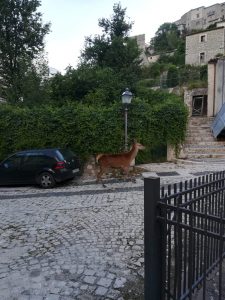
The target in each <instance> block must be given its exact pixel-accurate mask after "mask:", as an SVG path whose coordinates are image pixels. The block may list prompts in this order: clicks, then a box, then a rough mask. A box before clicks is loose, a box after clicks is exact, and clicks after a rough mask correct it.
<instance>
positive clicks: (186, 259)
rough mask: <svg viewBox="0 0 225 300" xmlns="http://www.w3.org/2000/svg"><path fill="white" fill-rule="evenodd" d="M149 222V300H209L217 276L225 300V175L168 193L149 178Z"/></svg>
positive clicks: (188, 183)
mask: <svg viewBox="0 0 225 300" xmlns="http://www.w3.org/2000/svg"><path fill="white" fill-rule="evenodd" d="M144 222H145V229H144V230H145V300H169V299H174V300H178V299H179V300H181V299H195V298H194V297H195V295H196V293H198V294H199V298H198V299H201V300H205V299H207V291H208V284H209V282H210V281H209V280H208V279H209V276H213V274H214V273H216V276H217V283H216V284H217V286H216V287H215V284H214V288H215V290H216V291H215V292H216V295H217V296H216V297H217V298H216V299H218V300H222V299H225V284H224V282H225V278H224V277H225V268H224V266H223V258H224V257H225V230H224V229H225V172H220V173H214V174H210V175H206V176H202V177H199V178H196V179H193V180H190V181H185V182H181V183H179V184H174V185H169V186H168V187H166V188H160V179H159V178H146V179H145V183H144ZM224 264H225V262H224ZM209 299H210V298H209ZM213 299H215V298H213Z"/></svg>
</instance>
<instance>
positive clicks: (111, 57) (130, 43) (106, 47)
mask: <svg viewBox="0 0 225 300" xmlns="http://www.w3.org/2000/svg"><path fill="white" fill-rule="evenodd" d="M113 13H114V14H113V15H112V17H111V19H105V18H102V19H99V22H98V25H99V26H100V27H101V28H102V32H103V33H102V35H96V36H95V37H94V38H92V37H87V38H86V40H85V48H84V50H83V51H82V52H81V57H80V61H81V64H88V65H91V66H99V67H110V68H112V69H113V70H115V71H117V72H120V71H122V72H123V73H124V74H125V73H126V72H125V69H126V70H127V68H130V70H129V71H131V70H132V71H133V72H136V71H137V70H138V68H139V64H140V59H139V56H140V50H139V49H138V45H137V42H136V40H135V39H131V38H128V33H129V31H130V30H131V28H132V25H133V23H132V22H128V21H126V15H125V14H126V9H122V7H121V5H120V4H114V6H113Z"/></svg>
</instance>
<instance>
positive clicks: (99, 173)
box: [97, 166, 106, 187]
mask: <svg viewBox="0 0 225 300" xmlns="http://www.w3.org/2000/svg"><path fill="white" fill-rule="evenodd" d="M105 171H106V168H103V167H102V166H100V171H99V172H98V174H97V182H99V181H100V180H101V182H102V175H103V173H104V172H105ZM102 185H103V186H104V187H106V185H105V184H103V183H102Z"/></svg>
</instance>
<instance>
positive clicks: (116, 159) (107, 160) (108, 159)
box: [96, 141, 145, 182]
mask: <svg viewBox="0 0 225 300" xmlns="http://www.w3.org/2000/svg"><path fill="white" fill-rule="evenodd" d="M144 149H145V146H143V145H142V144H140V143H138V142H136V141H134V143H133V145H132V147H131V149H130V151H128V152H122V153H117V154H103V153H101V154H98V155H96V162H97V163H98V164H99V166H100V171H99V173H98V174H97V182H99V181H100V180H101V178H102V175H103V174H104V173H105V172H106V171H107V170H108V169H111V168H113V169H114V168H116V169H121V170H122V171H123V172H124V173H125V175H126V177H127V176H128V172H129V168H130V165H131V162H132V160H133V159H135V157H136V156H137V154H138V151H139V150H144Z"/></svg>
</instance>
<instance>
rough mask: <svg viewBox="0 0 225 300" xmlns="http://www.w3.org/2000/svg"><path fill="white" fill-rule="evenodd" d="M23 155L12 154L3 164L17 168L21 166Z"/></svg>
mask: <svg viewBox="0 0 225 300" xmlns="http://www.w3.org/2000/svg"><path fill="white" fill-rule="evenodd" d="M21 159H22V156H17V155H14V156H11V157H9V158H8V159H7V160H5V161H4V163H3V166H4V167H5V168H6V169H17V168H19V167H20V163H21Z"/></svg>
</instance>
